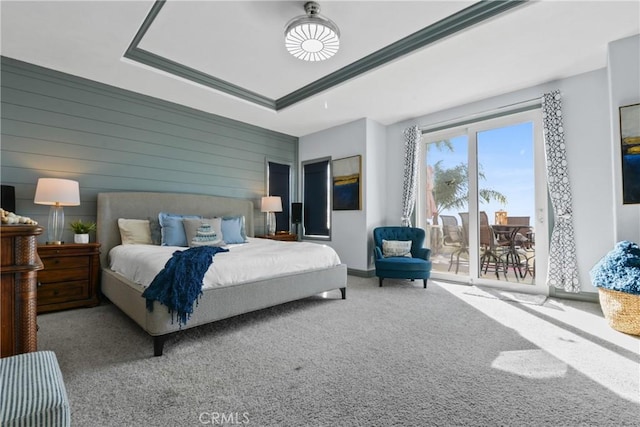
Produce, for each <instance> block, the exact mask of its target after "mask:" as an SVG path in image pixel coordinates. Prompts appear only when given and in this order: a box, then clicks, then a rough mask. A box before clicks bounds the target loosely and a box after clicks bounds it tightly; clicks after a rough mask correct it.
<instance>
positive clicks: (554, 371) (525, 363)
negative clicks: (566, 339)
mask: <svg viewBox="0 0 640 427" xmlns="http://www.w3.org/2000/svg"><path fill="white" fill-rule="evenodd" d="M491 367H492V368H494V369H499V370H501V371H504V372H509V373H512V374H516V375H520V376H521V377H526V378H536V379H542V378H560V377H563V376H565V375H566V374H567V364H566V363H564V362H562V361H561V360H558V359H557V358H556V357H553V356H552V355H550V354H549V353H547V352H546V351H544V350H514V351H502V352H500V354H499V355H498V357H496V358H495V360H494V361H493V363H492V364H491Z"/></svg>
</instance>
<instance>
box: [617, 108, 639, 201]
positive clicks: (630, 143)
mask: <svg viewBox="0 0 640 427" xmlns="http://www.w3.org/2000/svg"><path fill="white" fill-rule="evenodd" d="M620 139H621V141H620V142H621V144H622V145H621V148H622V150H621V151H622V200H623V203H624V204H633V203H640V104H633V105H626V106H623V107H620Z"/></svg>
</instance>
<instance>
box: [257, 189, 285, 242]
mask: <svg viewBox="0 0 640 427" xmlns="http://www.w3.org/2000/svg"><path fill="white" fill-rule="evenodd" d="M260 211H261V212H266V213H267V233H268V234H269V235H274V234H276V214H275V213H274V212H282V199H281V198H280V196H265V197H263V198H262V203H261V209H260Z"/></svg>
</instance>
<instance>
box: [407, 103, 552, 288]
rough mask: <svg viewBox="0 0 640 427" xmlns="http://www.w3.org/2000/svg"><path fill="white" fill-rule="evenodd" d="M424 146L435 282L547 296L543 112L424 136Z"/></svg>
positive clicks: (424, 208)
mask: <svg viewBox="0 0 640 427" xmlns="http://www.w3.org/2000/svg"><path fill="white" fill-rule="evenodd" d="M423 142H424V144H425V150H424V151H423V152H424V153H426V154H425V158H424V164H423V168H422V171H421V187H420V188H422V189H423V191H421V192H420V193H419V203H418V209H417V212H418V218H417V219H418V221H419V222H418V223H419V224H421V225H423V226H424V227H425V229H426V230H427V231H428V235H429V239H428V246H429V247H430V248H431V249H432V260H433V263H434V267H433V274H434V277H436V278H437V277H441V278H449V279H452V278H453V279H455V280H459V281H464V282H469V283H477V284H484V285H490V286H498V287H508V288H510V289H517V290H521V291H530V292H542V293H546V289H547V288H546V286H545V284H544V281H545V276H546V257H547V247H548V226H547V221H546V218H547V195H546V179H545V175H544V147H543V145H542V144H543V142H542V131H541V125H540V112H539V110H532V111H528V112H524V113H518V114H514V115H509V116H503V117H499V118H494V119H491V120H485V121H481V122H475V123H471V124H466V125H464V126H459V127H455V128H450V129H444V130H440V131H438V132H433V133H426V134H424V135H423ZM538 288H539V289H538Z"/></svg>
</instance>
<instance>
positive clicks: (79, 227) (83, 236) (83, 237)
mask: <svg viewBox="0 0 640 427" xmlns="http://www.w3.org/2000/svg"><path fill="white" fill-rule="evenodd" d="M69 226H70V227H71V229H72V230H73V233H74V235H73V241H74V242H75V243H89V232H90V231H95V229H96V223H95V222H87V223H84V222H82V220H81V219H78V220H76V221H72V222H71V223H70V224H69Z"/></svg>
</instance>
